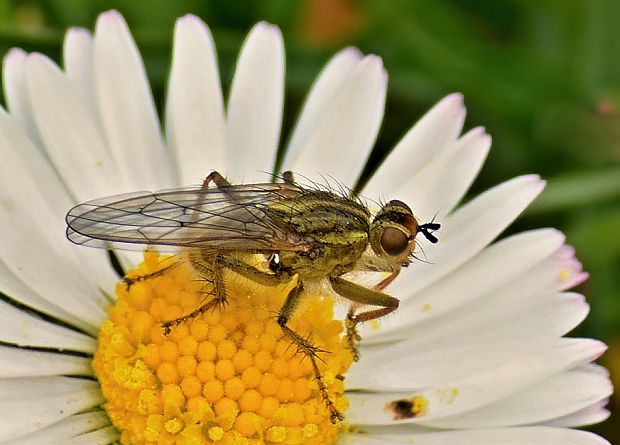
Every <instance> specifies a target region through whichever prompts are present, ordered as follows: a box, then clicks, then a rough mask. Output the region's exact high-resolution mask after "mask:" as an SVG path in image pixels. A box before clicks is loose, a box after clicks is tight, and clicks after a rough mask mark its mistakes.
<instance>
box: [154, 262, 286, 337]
mask: <svg viewBox="0 0 620 445" xmlns="http://www.w3.org/2000/svg"><path fill="white" fill-rule="evenodd" d="M189 261H190V263H191V264H192V267H193V268H194V269H196V270H197V272H198V273H199V274H200V275H202V276H203V277H205V279H206V280H207V281H212V282H213V291H212V294H213V298H212V299H210V300H208V301H206V302H205V303H203V304H202V305H200V306H199V307H198V308H197V309H195V310H194V311H192V312H190V313H189V314H186V315H183V316H181V317H179V318H176V319H174V320H168V321H165V322H163V323H162V327H163V328H164V334H166V335H168V334H169V333H170V330H171V329H172V328H173V327H175V326H178V325H180V324H182V323H184V322H186V321H187V320H191V319H192V318H195V317H197V316H198V315H200V314H203V313H204V312H206V311H208V310H209V309H212V308H216V307H223V306H224V305H226V303H227V301H228V297H227V294H226V285H225V283H224V273H225V271H226V270H230V271H232V272H235V273H237V274H239V275H241V276H243V277H245V278H247V279H249V280H252V281H254V282H255V283H258V284H262V285H264V286H278V285H280V284H284V283H288V282H289V281H290V280H291V277H290V276H289V275H288V274H287V273H278V274H270V273H267V272H263V271H261V270H259V269H257V268H255V267H254V266H251V265H249V264H247V263H245V262H243V261H242V260H240V259H238V258H236V257H234V256H231V255H225V254H213V256H212V257H210V258H208V260H206V259H205V258H200V257H199V258H196V259H192V258H191V257H190V260H189ZM209 277H212V278H209Z"/></svg>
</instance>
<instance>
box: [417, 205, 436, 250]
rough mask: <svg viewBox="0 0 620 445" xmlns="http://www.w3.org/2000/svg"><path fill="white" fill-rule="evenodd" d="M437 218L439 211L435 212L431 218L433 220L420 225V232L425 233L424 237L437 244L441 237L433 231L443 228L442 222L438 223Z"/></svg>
mask: <svg viewBox="0 0 620 445" xmlns="http://www.w3.org/2000/svg"><path fill="white" fill-rule="evenodd" d="M435 218H437V213H435V215H434V216H433V219H431V222H428V223H426V224H422V225H419V226H418V232H420V233H421V234H422V235H424V238H426V239H427V240H429V241H430V242H431V243H433V244H436V243H437V242H438V241H439V239H438V238H437V237H436V236H435V235H433V233H435V231H437V230H439V229H440V228H441V224H439V223H436V222H435Z"/></svg>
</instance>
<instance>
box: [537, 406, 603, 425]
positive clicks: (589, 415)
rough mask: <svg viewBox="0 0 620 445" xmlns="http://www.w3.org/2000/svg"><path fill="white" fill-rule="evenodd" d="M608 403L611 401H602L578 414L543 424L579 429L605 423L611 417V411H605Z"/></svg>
mask: <svg viewBox="0 0 620 445" xmlns="http://www.w3.org/2000/svg"><path fill="white" fill-rule="evenodd" d="M607 403H609V400H601V401H600V402H598V403H595V404H593V405H591V406H589V407H587V408H584V409H582V410H580V411H577V412H576V413H573V414H570V415H568V416H564V417H559V418H557V419H553V420H550V421H548V422H543V425H547V426H557V427H563V428H579V427H584V426H588V425H595V424H597V423H601V422H604V421H605V420H607V419H608V418H609V416H610V415H611V413H610V412H609V410H607V409H605V406H606V405H607Z"/></svg>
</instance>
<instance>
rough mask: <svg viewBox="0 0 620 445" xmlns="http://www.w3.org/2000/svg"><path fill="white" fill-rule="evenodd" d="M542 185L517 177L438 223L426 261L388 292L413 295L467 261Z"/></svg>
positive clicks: (536, 180) (530, 178) (426, 248)
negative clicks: (437, 229)
mask: <svg viewBox="0 0 620 445" xmlns="http://www.w3.org/2000/svg"><path fill="white" fill-rule="evenodd" d="M544 185H545V183H544V181H542V180H541V179H540V178H539V177H538V176H536V175H528V176H520V177H517V178H514V179H511V180H509V181H506V182H504V183H502V184H500V185H498V186H495V187H493V188H491V189H489V190H487V191H486V192H484V193H482V194H481V195H479V196H477V197H476V198H474V199H473V200H472V201H470V202H468V203H467V204H465V205H464V206H462V207H460V208H459V209H457V210H456V211H455V212H454V213H453V214H452V215H450V216H448V217H446V219H445V220H443V221H440V222H441V224H442V226H441V230H440V232H439V233H438V237H439V239H440V241H439V243H438V244H436V245H429V244H428V243H426V245H425V246H424V251H425V253H426V257H427V259H428V262H427V263H417V264H415V265H414V266H412V267H410V268H409V269H408V270H407V271H406V273H403V274H402V276H401V277H400V278H399V280H396V282H395V283H394V286H393V287H392V288H390V291H391V292H392V293H394V294H396V295H397V296H401V297H406V296H409V295H413V294H414V293H416V292H418V291H420V290H421V289H423V288H424V287H426V286H427V285H429V284H430V283H432V282H434V281H436V280H438V279H439V278H442V277H444V276H446V275H447V274H448V273H449V272H451V271H453V270H455V269H456V268H457V267H459V266H461V265H462V264H464V263H465V262H467V261H468V260H469V259H471V258H472V257H473V256H474V255H476V254H477V253H478V252H480V251H481V250H482V249H483V248H484V247H485V246H486V245H487V244H488V243H490V242H491V241H492V240H493V239H494V238H496V237H497V235H498V234H499V233H500V232H502V231H503V230H504V229H505V228H506V227H508V226H509V225H510V223H511V222H512V221H514V219H515V218H516V217H517V216H518V215H519V214H520V213H521V212H522V211H523V210H524V209H525V208H526V207H527V206H528V205H529V204H530V203H531V202H532V200H533V199H534V198H535V197H536V196H538V194H539V193H540V192H541V191H542V189H543V188H544ZM421 242H423V241H421ZM485 273H486V275H487V276H489V273H488V272H485ZM477 284H478V283H477Z"/></svg>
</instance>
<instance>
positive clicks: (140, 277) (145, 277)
mask: <svg viewBox="0 0 620 445" xmlns="http://www.w3.org/2000/svg"><path fill="white" fill-rule="evenodd" d="M176 266H177V263H176V262H175V263H172V264H170V265H168V266H166V267H163V268H161V269H159V270H157V271H155V272H151V273H148V274H145V275H138V276H135V277H127V276H125V277H123V283H125V290H129V289H130V288H131V286H133V285H134V284H136V283H139V282H141V281H146V280H152V279H153V278H157V277H159V276H161V275H163V274H164V273H166V272H167V271H169V270H170V269H172V268H174V267H176Z"/></svg>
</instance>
